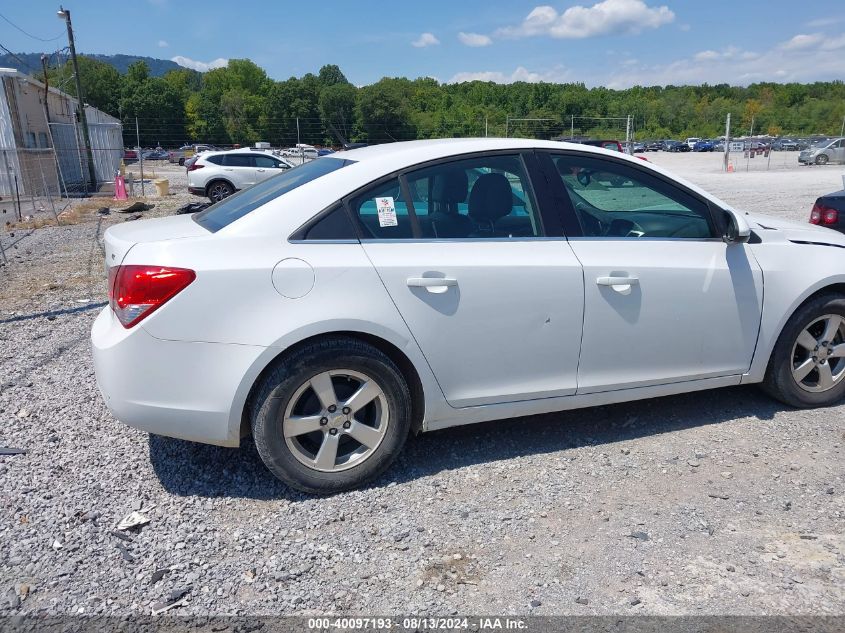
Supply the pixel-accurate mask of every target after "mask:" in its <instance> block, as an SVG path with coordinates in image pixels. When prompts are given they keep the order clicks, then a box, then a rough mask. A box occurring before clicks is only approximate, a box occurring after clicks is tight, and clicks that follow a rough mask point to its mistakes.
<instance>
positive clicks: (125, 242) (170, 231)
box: [103, 215, 211, 269]
mask: <svg viewBox="0 0 845 633" xmlns="http://www.w3.org/2000/svg"><path fill="white" fill-rule="evenodd" d="M210 234H211V233H210V232H209V231H208V230H207V229H204V228H203V227H201V226H200V225H199V224H197V223H196V222H194V220H193V218H192V217H191V216H190V215H174V216H170V217H166V218H154V219H150V220H136V221H134V222H125V223H123V224H118V225H115V226H112V227H111V228H109V229H108V230H107V231H106V233H105V235H104V236H103V243H104V246H105V255H106V269H108V268H110V267H112V266H118V265H119V264H121V263H122V262H123V259H124V258H125V257H126V254H127V253H128V252H129V251H130V249H131V248H132V247H133V246H135V244H140V243H143V242H161V241H165V240H181V239H185V238H189V237H202V236H208V235H210Z"/></svg>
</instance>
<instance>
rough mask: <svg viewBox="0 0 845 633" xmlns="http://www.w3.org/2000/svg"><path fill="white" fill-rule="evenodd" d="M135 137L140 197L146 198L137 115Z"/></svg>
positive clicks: (142, 155) (136, 118) (142, 154)
mask: <svg viewBox="0 0 845 633" xmlns="http://www.w3.org/2000/svg"><path fill="white" fill-rule="evenodd" d="M135 138H136V139H137V141H138V165H140V167H141V197H142V198H146V197H147V196H146V194H145V192H144V152H142V151H141V132H140V130H139V128H138V117H135Z"/></svg>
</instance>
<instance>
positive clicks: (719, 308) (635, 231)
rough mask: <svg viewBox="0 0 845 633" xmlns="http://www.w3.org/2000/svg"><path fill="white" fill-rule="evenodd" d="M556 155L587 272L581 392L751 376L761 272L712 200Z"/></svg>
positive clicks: (620, 166) (588, 160)
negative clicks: (717, 215) (725, 230)
mask: <svg viewBox="0 0 845 633" xmlns="http://www.w3.org/2000/svg"><path fill="white" fill-rule="evenodd" d="M552 161H553V165H554V167H555V172H556V173H557V174H558V175H559V176H560V183H561V184H562V185H563V186H564V188H565V191H566V193H565V194H563V196H565V197H562V199H561V204H562V206H563V207H568V208H564V209H562V211H563V212H564V213H571V214H572V213H574V215H575V217H576V222H575V223H574V226H575V227H576V228H575V232H579V233H580V235H574V236H573V237H571V238H570V244H571V246H572V249H573V251H574V253H575V255H576V256H577V257H578V260H579V261H580V262H581V264H582V265H583V267H584V283H585V288H584V303H585V311H584V338H583V343H582V349H581V360H580V364H579V369H578V393H592V392H598V391H607V390H615V389H626V388H631V387H640V386H647V385H655V384H663V383H672V382H681V381H687V380H696V379H701V378H709V377H717V376H729V375H738V374H742V373H744V372H745V371H747V370H748V368H749V366H750V364H751V359H752V356H753V354H754V348H755V344H756V341H757V334H758V330H759V325H760V316H761V309H762V298H763V280H762V273H761V271H760V268H759V266H758V265H757V263H756V261H755V260H754V258H753V256H752V255H751V253H750V252H749V249H748V248H747V246H746V245H745V244H728V243H725V242H724V241H723V240H722V239H721V238H720V235H721V230H720V229H719V227H718V225H717V224H716V222H715V221H714V218H713V217H712V214H711V209H710V205H709V203H708V202H707V201H706V200H704V199H702V198H699V197H698V196H697V195H696V194H694V193H693V192H690V191H687V190H686V189H683V188H681V187H679V186H677V185H675V184H674V183H672V182H671V181H669V180H668V179H664V178H661V177H659V176H657V175H656V174H654V173H653V172H650V171H649V170H647V169H645V168H639V167H637V166H634V165H630V164H627V162H623V161H619V160H613V159H611V158H605V157H600V156H595V155H594V156H587V155H583V154H577V153H570V154H561V155H552ZM567 203H568V204H567Z"/></svg>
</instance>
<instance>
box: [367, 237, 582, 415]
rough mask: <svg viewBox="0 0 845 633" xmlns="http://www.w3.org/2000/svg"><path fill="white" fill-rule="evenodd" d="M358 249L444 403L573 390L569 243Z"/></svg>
mask: <svg viewBox="0 0 845 633" xmlns="http://www.w3.org/2000/svg"><path fill="white" fill-rule="evenodd" d="M363 246H364V249H365V251H366V252H367V255H368V256H369V257H370V259H371V261H372V262H373V264H374V265H375V267H376V270H377V271H378V273H379V275H380V276H381V278H382V281H383V282H384V284H385V286H386V288H387V290H388V292H389V293H390V296H391V298H392V299H393V302H394V303H395V304H396V306H397V308H398V309H399V312H400V313H401V315H402V317H403V318H404V319H405V321H406V323H407V324H408V327H409V329H410V331H411V333H412V334H413V335H414V337H415V338H416V340H417V343H418V344H419V346H420V348H421V349H422V352H423V354H424V355H425V357H426V359H427V361H428V363H429V365H430V366H431V369H432V371H433V373H434V375H435V377H436V378H437V380H438V382H439V383H440V386H441V387H442V389H443V392H444V394H445V396H446V400H447V401H448V402H449V404H451V405H452V406H455V407H465V406H474V405H481V404H489V403H497V402H510V401H518V400H529V399H532V398H543V397H551V396H565V395H572V394H574V393H575V389H576V377H577V367H578V354H579V348H580V342H581V326H582V322H583V292H584V291H583V275H582V271H581V266H580V264H579V263H578V261H577V259H576V258H575V256H574V255H573V253H572V250H571V249H570V247H569V245H568V244H567V242H566V241H564V240H509V239H502V240H477V241H454V242H449V241H401V242H398V241H397V242H364V243H363ZM432 278H440V279H438V280H436V281H432Z"/></svg>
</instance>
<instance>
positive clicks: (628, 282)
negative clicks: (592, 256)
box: [596, 277, 640, 286]
mask: <svg viewBox="0 0 845 633" xmlns="http://www.w3.org/2000/svg"><path fill="white" fill-rule="evenodd" d="M596 283H597V284H598V285H599V286H636V285H639V283H640V280H639V279H637V278H636V277H599V278H598V279H596Z"/></svg>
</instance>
